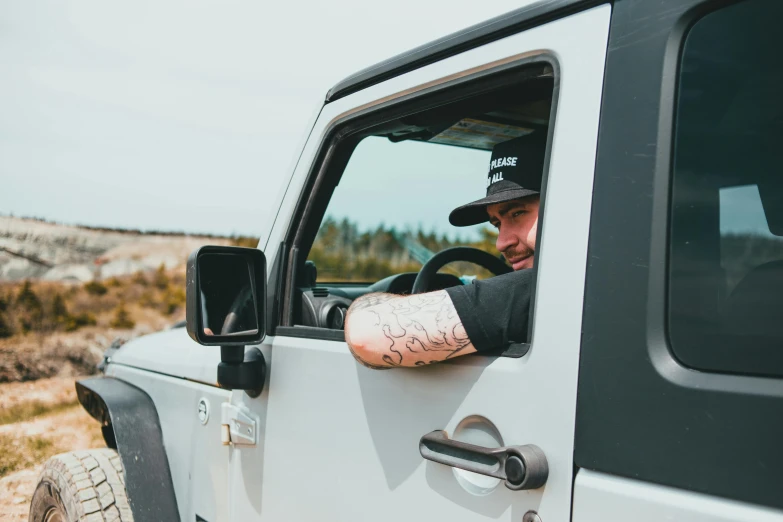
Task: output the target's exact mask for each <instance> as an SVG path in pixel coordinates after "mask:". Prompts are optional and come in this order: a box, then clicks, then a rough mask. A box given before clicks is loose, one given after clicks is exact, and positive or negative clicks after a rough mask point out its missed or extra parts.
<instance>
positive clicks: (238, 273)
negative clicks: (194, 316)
mask: <svg viewBox="0 0 783 522" xmlns="http://www.w3.org/2000/svg"><path fill="white" fill-rule="evenodd" d="M199 286H200V287H201V295H200V296H199V301H200V306H201V324H202V328H203V329H204V334H205V335H211V336H214V335H237V336H239V335H254V334H256V333H258V320H257V317H258V314H257V313H256V308H255V300H254V299H253V284H252V281H251V277H250V266H249V264H248V261H247V259H246V258H245V257H244V256H241V255H237V254H217V253H215V254H203V255H202V256H200V257H199Z"/></svg>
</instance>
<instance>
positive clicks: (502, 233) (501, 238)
mask: <svg viewBox="0 0 783 522" xmlns="http://www.w3.org/2000/svg"><path fill="white" fill-rule="evenodd" d="M504 229H505V230H504ZM516 243H517V238H516V236H515V235H514V234H512V233H510V232H509V231H508V228H507V227H503V226H501V227H500V229H499V230H498V238H497V240H496V241H495V248H497V249H498V251H500V252H504V251H506V250H508V249H509V248H510V247H512V246H514V245H515V244H516Z"/></svg>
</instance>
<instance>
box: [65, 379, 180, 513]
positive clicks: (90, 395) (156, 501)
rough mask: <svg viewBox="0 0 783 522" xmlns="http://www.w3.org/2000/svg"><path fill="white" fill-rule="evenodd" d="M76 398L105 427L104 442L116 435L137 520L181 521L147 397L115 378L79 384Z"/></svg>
mask: <svg viewBox="0 0 783 522" xmlns="http://www.w3.org/2000/svg"><path fill="white" fill-rule="evenodd" d="M76 394H77V396H78V397H79V402H80V403H81V405H82V406H83V407H84V409H85V410H87V413H89V414H90V415H92V417H93V418H94V419H95V420H97V421H98V422H100V423H101V427H102V429H103V431H104V437H105V438H107V439H109V440H110V437H111V434H113V437H114V442H115V446H116V449H117V452H118V453H119V454H120V461H121V462H122V467H123V469H124V471H125V490H126V491H127V493H128V503H129V504H130V508H131V512H132V513H133V519H134V520H135V521H136V522H146V521H150V522H160V521H161V520H180V518H179V511H178V509H177V498H176V495H175V493H174V484H173V481H172V479H171V470H170V469H169V461H168V458H167V456H166V449H165V448H164V446H163V432H162V431H161V429H160V420H159V419H158V411H157V410H156V409H155V404H154V403H153V402H152V399H150V397H149V395H147V394H146V393H145V392H144V391H142V390H141V389H139V388H137V387H135V386H133V385H131V384H128V383H127V382H125V381H122V380H120V379H115V378H113V377H96V378H91V379H83V380H81V381H77V382H76ZM107 431H108V432H109V433H107Z"/></svg>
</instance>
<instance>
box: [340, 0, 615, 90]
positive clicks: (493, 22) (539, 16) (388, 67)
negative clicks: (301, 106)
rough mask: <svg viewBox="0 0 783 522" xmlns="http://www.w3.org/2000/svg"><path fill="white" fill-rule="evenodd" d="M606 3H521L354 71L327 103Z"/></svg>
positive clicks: (585, 0) (583, 0) (575, 0)
mask: <svg viewBox="0 0 783 522" xmlns="http://www.w3.org/2000/svg"><path fill="white" fill-rule="evenodd" d="M616 1H618V0H615V2H616ZM606 3H610V0H544V1H541V2H536V3H534V4H533V5H528V6H525V7H521V8H519V9H516V10H514V11H511V12H509V13H506V14H503V15H500V16H496V17H495V18H491V19H489V20H487V21H485V22H482V23H479V24H476V25H473V26H471V27H468V28H466V29H463V30H461V31H458V32H456V33H452V34H450V35H447V36H444V37H442V38H439V39H437V40H434V41H432V42H429V43H427V44H424V45H422V46H419V47H416V48H415V49H411V50H410V51H407V52H405V53H402V54H399V55H397V56H394V57H392V58H389V59H388V60H384V61H382V62H380V63H377V64H375V65H372V66H370V67H368V68H366V69H363V70H361V71H359V72H357V73H354V74H352V75H351V76H348V77H347V78H345V79H343V80H342V81H340V82H338V83H337V84H336V85H335V86H334V87H332V88H331V89H330V90H329V92H328V93H327V94H326V103H330V102H333V101H335V100H339V99H340V98H344V97H345V96H348V95H349V94H353V93H355V92H358V91H361V90H363V89H366V88H367V87H370V86H372V85H376V84H378V83H381V82H384V81H386V80H388V79H390V78H395V77H397V76H401V75H403V74H405V73H408V72H410V71H413V70H416V69H419V68H421V67H424V66H427V65H429V64H432V63H435V62H437V61H440V60H443V59H445V58H448V57H450V56H455V55H457V54H459V53H462V52H465V51H468V50H470V49H475V48H476V47H480V46H482V45H485V44H488V43H490V42H494V41H496V40H500V39H501V38H505V37H506V36H510V35H512V34H516V33H520V32H522V31H525V30H527V29H531V28H533V27H536V26H539V25H543V24H545V23H548V22H551V21H553V20H556V19H559V18H564V17H566V16H569V15H572V14H575V13H578V12H580V11H584V10H586V9H589V8H591V7H594V6H596V5H601V4H606Z"/></svg>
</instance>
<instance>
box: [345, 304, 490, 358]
mask: <svg viewBox="0 0 783 522" xmlns="http://www.w3.org/2000/svg"><path fill="white" fill-rule="evenodd" d="M345 340H346V341H347V342H348V347H349V348H350V349H351V353H353V356H354V357H356V360H357V361H359V362H360V363H362V364H363V365H365V366H367V367H368V368H374V369H385V368H394V367H397V366H423V365H425V364H430V363H434V362H440V361H444V360H446V359H450V358H452V357H456V356H459V355H465V354H469V353H473V352H475V351H476V348H475V347H474V346H473V344H472V343H471V342H470V339H469V338H468V335H467V333H466V332H465V327H464V326H463V325H462V321H461V320H460V318H459V315H458V314H457V310H456V309H455V308H454V303H453V302H452V300H451V297H449V294H448V293H447V292H446V291H445V290H438V291H436V292H430V293H426V294H416V295H395V294H383V293H375V294H367V295H365V296H362V297H360V298H358V299H356V300H355V301H354V302H353V304H352V305H351V307H350V308H349V309H348V316H347V318H346V322H345Z"/></svg>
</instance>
